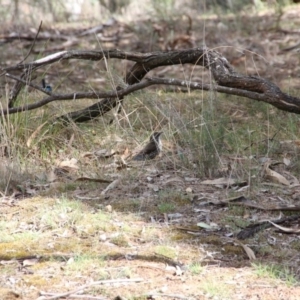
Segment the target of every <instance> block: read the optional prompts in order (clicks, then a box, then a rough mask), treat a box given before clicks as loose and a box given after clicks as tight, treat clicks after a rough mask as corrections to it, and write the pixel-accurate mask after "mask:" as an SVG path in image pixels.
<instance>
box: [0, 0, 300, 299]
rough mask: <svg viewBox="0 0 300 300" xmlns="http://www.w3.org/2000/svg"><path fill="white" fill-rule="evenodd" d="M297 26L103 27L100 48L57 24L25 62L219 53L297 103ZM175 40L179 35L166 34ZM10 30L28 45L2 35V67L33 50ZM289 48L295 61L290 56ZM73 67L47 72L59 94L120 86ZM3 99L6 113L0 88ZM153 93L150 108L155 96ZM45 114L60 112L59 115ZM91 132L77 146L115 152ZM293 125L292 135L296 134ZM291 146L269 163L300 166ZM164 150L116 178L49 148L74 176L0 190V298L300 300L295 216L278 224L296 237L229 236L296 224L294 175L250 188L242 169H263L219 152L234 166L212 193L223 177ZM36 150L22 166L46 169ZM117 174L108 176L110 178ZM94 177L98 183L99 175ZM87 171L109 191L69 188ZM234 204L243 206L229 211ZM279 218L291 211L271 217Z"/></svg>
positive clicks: (195, 73)
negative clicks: (70, 53) (67, 53)
mask: <svg viewBox="0 0 300 300" xmlns="http://www.w3.org/2000/svg"><path fill="white" fill-rule="evenodd" d="M299 15H300V5H294V6H291V7H287V8H285V10H284V13H283V14H282V16H281V18H280V22H279V26H277V25H276V20H278V15H276V14H274V11H272V12H270V11H264V12H261V13H260V14H255V15H251V16H250V15H243V16H240V17H236V16H235V17H233V16H228V17H225V16H224V17H222V18H221V17H216V16H209V17H207V18H204V17H202V18H201V17H194V18H192V29H191V33H189V34H188V35H187V33H186V28H187V27H188V23H189V17H183V18H180V19H176V20H175V21H174V20H169V21H166V20H163V21H161V20H144V21H139V22H138V23H135V24H126V23H125V22H115V23H112V24H111V25H109V26H106V27H105V28H104V30H103V32H102V33H101V35H99V36H97V38H98V40H97V39H96V38H95V36H94V35H93V36H85V35H83V36H81V37H80V36H79V35H78V32H81V33H82V32H84V31H85V30H86V29H87V28H85V27H84V26H83V25H82V28H81V29H78V26H77V28H76V30H75V29H74V28H73V26H72V25H70V24H69V25H68V26H67V25H66V26H62V25H58V24H57V25H53V26H45V27H43V29H42V31H41V33H42V34H50V35H51V36H52V38H49V39H48V40H46V42H45V40H44V39H41V40H39V39H38V40H37V45H36V46H35V48H34V49H33V50H32V52H33V53H32V59H36V56H37V52H38V49H42V48H43V49H44V51H42V52H43V53H42V56H46V55H48V54H51V53H54V52H58V51H62V50H66V49H91V50H94V49H99V47H100V46H101V47H103V48H105V49H111V48H119V49H122V50H127V51H140V52H151V51H160V50H168V49H180V48H189V47H194V46H197V45H202V44H203V43H205V44H206V45H207V46H208V47H209V48H214V49H217V50H218V51H219V52H221V53H222V54H223V55H224V56H225V57H226V58H227V59H228V61H229V62H230V63H231V64H232V65H233V66H234V67H235V68H236V69H237V70H238V71H239V72H241V73H246V74H248V75H255V76H257V75H259V76H262V77H264V78H266V79H268V80H270V81H272V82H274V83H276V84H277V85H278V86H279V87H280V88H281V89H282V90H284V91H285V92H288V93H291V94H293V95H294V96H295V97H297V96H298V97H299V86H300V63H299V62H300V54H299V51H298V50H297V49H300V44H299V45H298V46H297V44H298V43H299V34H300V30H299V26H300V18H299ZM170 28H172V30H173V31H174V35H170V34H169V32H170ZM204 28H205V30H204ZM16 30H18V32H19V33H20V34H21V35H23V37H24V38H18V39H13V38H11V37H9V36H8V33H9V28H8V27H7V28H3V29H2V31H3V32H2V33H1V36H2V44H1V47H3V51H2V53H3V60H2V61H1V65H2V67H4V66H9V65H14V64H15V63H16V61H20V60H21V58H22V57H23V56H22V55H24V49H29V47H30V45H31V43H32V41H30V39H28V38H25V36H26V35H28V34H29V33H28V32H29V30H28V29H27V28H22V29H21V28H17V29H16ZM54 35H55V36H54ZM33 36H34V35H33ZM61 36H63V38H61ZM145 36H147V37H149V36H151V37H152V38H151V39H146V38H145ZM66 37H67V38H66ZM116 37H117V38H116ZM28 40H29V41H28ZM99 40H100V41H101V42H99ZM68 43H70V44H68ZM99 45H100V46H99ZM294 45H296V47H295V49H291V50H289V48H291V47H293V46H294ZM35 51H37V52H35ZM297 51H298V52H297ZM80 64H81V62H80V63H79V68H76V70H75V71H74V70H72V72H71V71H70V65H71V63H70V64H69V63H65V64H64V63H62V65H61V66H60V67H55V66H50V67H49V69H47V70H45V71H43V72H45V73H46V76H47V81H49V82H51V84H53V85H54V86H55V87H56V89H57V90H59V89H60V90H61V89H64V90H65V91H66V92H69V91H74V89H75V90H79V89H80V90H82V89H90V88H92V89H94V88H98V89H101V88H105V89H106V88H109V87H110V86H111V82H112V81H113V80H116V81H117V80H118V78H117V76H115V78H113V79H111V78H105V80H98V78H95V73H96V74H97V75H99V74H100V75H102V73H101V72H102V71H101V68H102V67H103V66H104V65H105V62H97V63H91V64H90V65H89V67H88V68H87V67H86V66H83V64H82V65H80ZM128 65H129V64H128V63H125V62H122V63H115V64H114V65H113V68H114V69H115V70H117V71H119V72H120V73H119V74H122V75H124V73H125V72H124V68H126V67H128ZM185 72H186V73H185ZM178 73H179V72H178V68H176V67H174V68H173V67H167V68H164V69H159V70H154V71H152V73H151V75H153V76H161V77H167V78H168V77H178ZM43 74H44V73H43ZM43 74H42V72H40V73H39V75H40V76H43ZM69 74H71V75H69ZM182 74H192V75H191V79H192V80H195V81H196V80H197V79H199V78H201V79H203V80H205V79H207V78H208V79H209V76H208V75H207V74H204V73H203V71H202V70H194V69H193V66H185V69H184V71H180V75H182ZM120 76H121V75H120ZM62 78H63V79H62ZM87 78H90V80H86V79H87ZM87 82H88V83H87ZM1 89H2V90H1V91H2V99H1V101H2V100H3V98H4V95H5V80H4V79H3V77H2V78H1ZM149 93H152V96H151V97H153V93H155V90H154V89H153V90H151V92H149ZM147 95H148V94H146V96H147ZM149 97H150V96H149ZM162 97H163V96H162ZM167 97H168V95H167ZM186 97H187V96H186V94H184V93H183V94H182V95H179V96H178V99H179V100H181V102H180V103H179V104H178V107H181V106H180V105H182V104H181V103H183V101H184V100H185V99H186ZM191 97H195V99H196V98H197V97H198V96H197V95H195V94H191ZM225 100H226V101H228V100H227V98H226V99H225ZM249 101H251V100H249ZM228 102H229V101H228ZM225 106H226V105H225ZM73 107H74V106H73ZM50 109H52V110H53V111H54V112H57V111H58V109H57V107H55V106H53V107H51V108H50ZM224 111H226V113H228V114H230V115H231V116H232V120H233V121H232V124H235V122H240V120H241V119H242V120H243V122H245V123H248V122H254V123H255V122H257V121H261V122H262V120H261V119H260V115H259V113H255V114H254V115H249V114H248V112H247V111H245V110H243V109H242V108H240V107H239V106H238V104H237V102H232V103H230V104H228V106H227V107H226V109H224ZM42 114H43V112H42V113H40V115H38V116H41V115H42ZM270 114H273V111H270ZM278 116H279V118H281V122H283V121H285V118H286V120H287V121H286V122H288V118H289V117H288V115H287V114H282V115H280V114H279V115H278ZM262 118H264V116H263V117H262ZM295 118H296V117H295ZM282 119H283V120H282ZM293 120H294V119H293ZM278 122H279V121H278ZM297 122H299V121H297ZM99 124H100V126H98V125H99ZM99 124H98V123H95V122H94V123H93V126H94V127H93V128H92V127H88V125H86V127H84V126H85V125H83V126H82V127H80V130H81V132H79V134H78V135H82V136H84V135H86V136H93V137H94V140H93V142H94V143H93V145H95V146H94V148H93V149H95V150H97V149H98V150H99V148H101V149H103V148H106V149H107V148H109V149H110V144H109V142H108V143H107V144H105V141H104V140H101V141H99V140H97V133H100V132H101V130H102V128H101V124H102V123H101V121H99ZM297 124H299V123H296V125H295V126H296V127H297V128H296V131H295V132H297V133H299V132H298V127H299V126H297ZM262 130H263V129H262ZM93 131H95V132H96V134H95V133H93ZM110 131H111V132H113V129H110ZM66 135H68V136H69V135H70V136H71V134H69V133H68V132H67V133H66ZM111 136H112V138H111V140H114V145H116V144H117V145H118V146H117V148H118V149H119V151H120V152H121V150H120V149H123V152H126V151H127V148H128V147H129V146H130V143H132V144H131V145H135V144H136V143H135V140H134V139H133V138H132V139H129V138H127V139H124V138H120V140H119V141H118V142H115V141H116V140H118V136H117V134H116V135H115V136H114V135H113V134H111ZM293 137H294V138H293V140H291V141H290V142H289V143H288V142H287V141H286V142H285V143H281V144H280V145H281V148H280V149H281V152H280V153H276V154H274V155H273V156H272V157H271V158H272V159H273V160H274V159H277V160H279V158H280V159H281V161H283V159H286V160H287V159H289V160H291V161H295V160H297V159H298V152H299V149H298V148H299V140H298V138H297V136H293ZM77 138H78V136H76V135H75V140H76V139H77ZM81 138H82V137H81ZM70 139H71V138H70ZM78 140H79V141H81V140H80V139H79V138H78ZM128 141H130V142H128ZM27 142H28V140H27ZM128 145H129V146H128ZM164 145H165V149H167V150H166V151H165V152H163V153H162V154H161V156H160V157H158V158H156V159H155V160H154V161H151V162H146V163H145V162H142V163H139V164H138V163H132V162H128V165H127V166H126V167H124V166H123V167H122V168H120V169H118V168H116V167H115V166H116V165H114V164H116V161H115V160H114V158H113V157H110V156H107V157H104V158H103V157H101V159H99V158H97V159H95V158H94V157H93V155H91V153H90V152H91V149H84V146H82V145H76V146H74V147H73V146H70V147H69V150H68V151H69V152H67V154H66V153H65V152H64V153H63V152H62V151H61V152H60V151H59V150H57V149H56V150H55V151H53V152H51V153H49V157H51V156H53V157H55V159H56V160H57V161H65V162H66V161H68V162H69V165H67V166H68V167H69V169H68V170H71V172H70V173H68V174H67V175H66V174H65V173H64V172H63V174H60V175H59V176H61V177H59V176H58V175H57V173H55V174H54V175H53V176H55V178H56V179H57V178H58V177H59V179H57V180H55V184H49V183H45V184H43V185H42V184H40V185H38V184H37V181H34V180H32V177H30V180H29V179H27V178H26V175H25V176H24V175H23V176H22V180H21V179H20V178H19V182H17V183H12V184H10V185H9V187H8V189H7V191H6V192H7V193H6V194H5V193H4V192H3V193H2V192H1V193H2V197H1V198H0V231H1V236H2V237H0V299H3V300H4V299H6V300H8V299H24V300H27V299H28V300H29V299H40V300H41V299H48V300H50V299H101V300H102V299H116V300H117V299H128V300H129V299H190V300H192V299H221V300H223V299H241V300H242V299H245V300H248V299H260V300H262V299H264V300H268V299H300V286H299V278H300V239H299V232H297V230H299V229H298V228H299V218H298V219H297V218H296V217H295V219H294V220H293V221H289V222H285V223H283V224H281V226H283V227H285V228H292V229H293V232H292V233H291V232H284V231H283V230H281V229H280V228H275V227H274V226H270V227H269V228H265V229H262V230H258V231H257V232H254V234H253V235H251V236H250V237H249V238H247V239H245V240H241V239H238V238H237V234H238V233H239V232H240V231H241V230H242V229H243V228H245V227H246V226H248V225H250V224H253V223H257V222H258V221H261V220H273V221H274V220H276V219H279V218H282V217H292V216H297V213H298V211H299V210H298V205H299V204H298V202H299V199H300V197H299V195H300V188H299V183H298V180H299V168H298V167H295V168H294V169H293V168H290V169H288V168H284V167H282V168H279V169H276V171H278V173H280V174H283V175H284V177H285V178H287V179H288V180H289V185H288V186H287V185H284V184H280V183H278V180H277V183H274V182H272V181H270V180H267V179H266V178H265V177H260V176H259V175H257V177H256V178H254V177H253V178H252V177H251V178H250V176H249V178H245V175H247V172H241V170H244V169H247V168H249V169H250V168H251V170H261V169H262V163H261V160H260V158H258V157H255V158H252V157H251V158H250V156H248V157H247V156H245V155H243V154H241V155H237V154H235V155H228V154H226V155H224V157H222V159H223V160H224V161H225V162H226V163H227V166H228V165H234V166H235V167H236V172H237V173H236V174H235V175H236V178H237V179H238V180H236V181H235V182H234V183H233V184H228V182H226V183H224V182H221V183H219V184H216V183H215V182H213V180H214V179H217V178H224V177H226V175H224V174H227V175H228V171H230V170H228V169H227V170H220V173H219V176H215V177H214V178H211V177H209V176H207V177H206V178H205V177H204V176H199V173H197V171H196V170H195V169H194V168H193V167H192V165H193V164H190V165H188V166H187V165H183V164H182V162H180V159H178V157H177V158H176V159H175V158H174V157H173V156H171V155H170V153H171V152H172V149H173V148H172V147H173V145H172V143H171V142H170V141H165V143H164ZM124 149H125V150H124ZM34 151H36V149H34V150H32V151H31V152H30V154H28V157H27V159H28V162H30V163H32V164H36V165H40V167H42V166H44V164H46V163H45V162H43V161H42V159H41V158H39V159H36V160H35V159H34V157H33V156H32V153H33V152H34ZM73 156H77V157H80V158H79V161H76V162H75V163H74V164H72V163H70V161H69V160H68V158H70V157H73ZM121 157H122V158H123V156H122V155H121ZM262 159H264V157H263V158H262ZM49 160H50V159H49ZM286 160H284V161H285V162H286ZM45 161H46V159H45ZM3 162H4V158H3ZM118 163H119V162H118ZM3 164H4V163H3ZM295 164H296V163H295ZM112 165H113V166H114V167H115V168H114V169H113V171H110V170H111V169H110V167H111V166H112ZM96 168H98V169H99V170H100V171H99V170H97V171H94V170H95V169H96ZM61 169H63V170H64V168H63V167H61ZM116 169H117V170H118V172H116ZM83 170H84V171H83ZM87 170H89V171H92V172H94V173H93V174H94V175H95V176H97V177H100V178H102V179H103V178H109V179H110V181H113V182H115V184H114V186H112V187H111V189H108V190H106V188H107V185H108V184H107V183H101V182H97V183H95V182H85V181H83V180H82V181H76V182H75V181H73V180H72V179H71V180H70V178H69V176H71V177H72V178H78V177H83V176H84V174H86V173H87ZM234 171H235V170H234ZM234 171H233V172H234ZM97 172H98V173H97ZM224 172H225V173H224ZM239 172H241V173H239ZM70 174H71V175H70ZM240 174H241V175H240ZM257 174H260V172H259V171H257ZM35 175H37V176H38V177H39V179H40V178H41V176H39V175H40V174H35ZM48 175H49V172H48V171H47V176H48ZM47 176H46V177H47ZM269 179H270V178H269ZM205 180H210V181H206V182H205ZM46 181H47V180H46ZM243 182H247V183H246V184H244V183H243ZM252 182H253V185H252ZM281 183H282V182H281ZM104 191H105V192H104ZM24 195H26V196H24ZM233 198H235V199H237V198H239V199H238V200H236V201H232V202H230V201H231V200H232V199H233ZM221 201H223V202H221ZM280 206H285V207H295V209H294V211H293V210H289V211H288V210H283V211H282V212H281V211H280V210H279V209H278V210H275V209H274V211H271V210H270V208H272V207H274V208H275V207H276V208H278V207H280ZM298 214H299V213H298ZM43 293H44V294H43ZM64 293H66V294H65V295H64Z"/></svg>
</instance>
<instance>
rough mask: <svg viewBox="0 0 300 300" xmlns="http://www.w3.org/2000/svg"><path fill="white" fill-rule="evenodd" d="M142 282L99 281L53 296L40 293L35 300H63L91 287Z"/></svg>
mask: <svg viewBox="0 0 300 300" xmlns="http://www.w3.org/2000/svg"><path fill="white" fill-rule="evenodd" d="M142 281H144V279H142V278H132V279H110V280H100V281H95V282H93V283H90V284H86V285H83V286H81V287H80V288H78V289H76V290H73V291H70V292H66V293H62V294H55V295H54V296H50V297H45V295H47V293H46V292H40V295H41V296H42V297H39V298H38V299H37V300H42V299H43V300H55V299H59V298H65V297H67V296H70V295H73V294H77V293H79V292H83V291H84V290H85V289H87V288H89V287H91V286H95V285H102V284H114V283H132V282H142Z"/></svg>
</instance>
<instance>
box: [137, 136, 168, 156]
mask: <svg viewBox="0 0 300 300" xmlns="http://www.w3.org/2000/svg"><path fill="white" fill-rule="evenodd" d="M161 134H162V132H154V133H153V134H152V135H151V136H150V139H149V143H148V144H147V145H146V146H145V147H144V149H143V150H141V151H140V152H139V153H138V154H136V155H135V156H134V157H133V158H132V159H133V160H149V159H153V158H155V157H156V156H157V155H158V154H159V153H160V151H161V150H162V142H161V139H160V135H161Z"/></svg>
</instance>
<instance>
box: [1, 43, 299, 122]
mask: <svg viewBox="0 0 300 300" xmlns="http://www.w3.org/2000/svg"><path fill="white" fill-rule="evenodd" d="M103 58H106V59H125V60H129V61H133V62H135V64H134V65H133V67H132V68H131V69H130V70H129V71H128V72H127V74H126V76H125V78H124V81H125V83H126V84H127V87H126V88H121V87H117V88H116V90H115V91H111V92H109V93H102V92H90V93H71V94H56V93H55V94H54V93H52V94H50V95H49V94H48V97H45V98H44V99H42V100H40V101H37V102H36V103H32V104H28V105H24V106H20V107H9V108H8V109H4V110H3V111H2V113H3V114H12V113H17V112H21V111H25V110H31V109H36V108H38V107H41V106H43V105H45V104H47V103H49V102H52V101H56V100H59V101H60V100H70V99H73V100H76V99H78V100H79V99H83V98H90V99H101V98H104V99H102V100H100V101H99V102H97V103H95V104H93V105H92V106H89V107H87V108H85V109H83V110H81V111H75V112H71V113H69V114H67V115H65V116H62V118H63V119H65V120H67V119H72V120H74V121H75V122H85V121H88V120H91V119H93V118H96V117H98V116H101V115H103V114H105V113H106V112H108V111H110V110H111V109H112V108H113V107H115V106H116V105H117V103H119V101H122V99H123V98H124V96H126V95H128V94H130V93H132V92H134V91H137V90H139V89H143V88H146V87H148V86H150V85H154V84H160V85H161V84H163V85H176V86H185V87H187V88H190V89H201V90H215V91H217V92H221V93H226V94H231V95H238V96H242V97H247V98H250V99H253V100H257V101H263V102H266V103H269V104H271V105H273V106H275V107H277V108H278V109H281V110H284V111H288V112H292V113H297V114H299V113H300V99H299V98H296V97H292V96H289V95H287V94H286V93H284V92H282V91H281V90H280V88H279V87H278V86H276V85H275V84H273V83H271V82H270V81H268V80H266V79H264V78H260V77H256V76H247V75H243V74H239V73H237V72H236V71H235V70H234V69H233V67H231V66H230V64H229V63H228V61H227V60H226V58H224V57H223V56H222V55H221V54H219V53H218V52H217V51H215V50H210V49H207V48H204V47H203V48H192V49H187V50H174V51H158V52H152V53H134V52H125V51H120V50H107V51H62V52H58V53H55V54H52V55H49V56H46V57H44V58H42V59H39V60H36V61H33V62H31V63H21V64H18V65H16V66H11V67H8V68H6V69H4V71H5V72H6V73H7V74H6V75H7V76H8V77H11V78H14V79H15V80H16V85H20V83H21V84H23V85H29V86H32V87H33V88H37V86H35V85H34V84H32V83H31V82H30V78H32V74H31V73H32V72H34V71H35V70H36V69H38V68H41V67H43V66H45V65H49V64H53V63H59V62H60V61H63V60H70V59H81V60H93V61H97V60H101V59H103ZM178 64H193V65H200V66H203V67H204V68H206V69H209V70H210V71H211V73H212V75H213V78H214V80H215V82H216V84H204V83H201V82H186V81H180V80H176V79H159V78H146V79H144V80H143V78H144V77H145V76H146V75H147V73H148V72H149V71H150V70H153V69H155V68H157V67H161V66H168V65H178ZM18 70H19V71H23V73H22V75H21V77H18V78H16V77H13V76H12V75H10V74H9V73H8V72H10V71H18ZM24 70H25V71H24ZM29 70H30V72H29ZM29 73H30V77H29ZM24 74H28V75H27V76H24ZM24 77H25V78H24Z"/></svg>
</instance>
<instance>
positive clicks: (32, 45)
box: [18, 21, 43, 65]
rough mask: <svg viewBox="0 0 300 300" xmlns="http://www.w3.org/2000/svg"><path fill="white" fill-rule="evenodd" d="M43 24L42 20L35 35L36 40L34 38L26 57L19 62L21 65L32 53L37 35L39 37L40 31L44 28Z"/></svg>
mask: <svg viewBox="0 0 300 300" xmlns="http://www.w3.org/2000/svg"><path fill="white" fill-rule="evenodd" d="M42 25H43V21H41V23H40V26H39V28H38V31H37V33H36V35H35V37H34V40H33V42H32V44H31V47H30V49H29V51H28V53H27V54H26V55H25V57H24V58H23V60H21V61H20V62H19V63H18V65H19V64H22V63H23V62H24V61H25V60H26V59H27V57H28V56H29V55H30V53H31V51H32V49H33V47H34V45H35V43H36V40H37V37H38V35H39V33H40V31H41V29H42Z"/></svg>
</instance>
